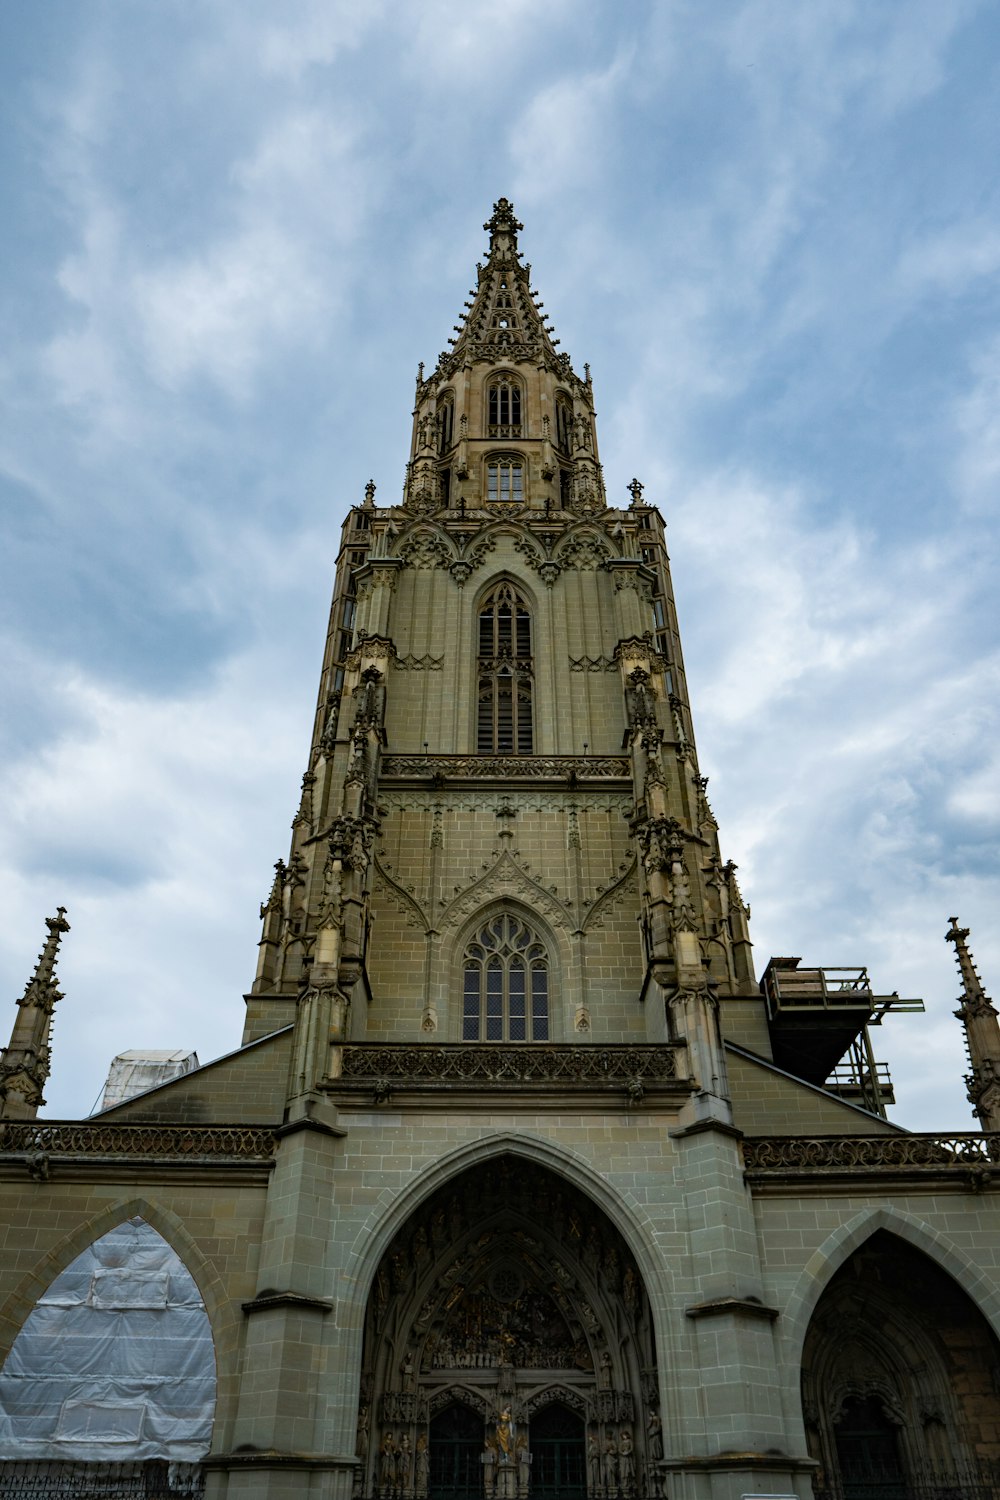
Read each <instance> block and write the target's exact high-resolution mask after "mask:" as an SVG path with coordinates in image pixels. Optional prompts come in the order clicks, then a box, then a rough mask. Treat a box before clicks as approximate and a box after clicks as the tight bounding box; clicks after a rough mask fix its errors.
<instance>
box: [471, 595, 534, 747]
mask: <svg viewBox="0 0 1000 1500" xmlns="http://www.w3.org/2000/svg"><path fill="white" fill-rule="evenodd" d="M531 689H532V667H531V615H530V614H529V612H528V607H527V605H526V604H525V602H524V600H523V599H522V598H521V596H520V594H518V593H517V591H516V590H515V589H514V587H513V586H512V585H511V584H509V583H500V584H498V585H497V587H496V588H495V589H494V590H493V591H492V593H490V594H489V595H488V596H487V597H486V599H485V600H484V601H483V604H482V606H481V608H480V611H479V660H478V688H477V722H476V749H477V751H478V752H479V754H480V755H531V753H532V750H533V748H534V742H533V737H532V724H531V707H532V705H531V696H532V694H531Z"/></svg>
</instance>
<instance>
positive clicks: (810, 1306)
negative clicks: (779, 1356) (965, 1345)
mask: <svg viewBox="0 0 1000 1500" xmlns="http://www.w3.org/2000/svg"><path fill="white" fill-rule="evenodd" d="M879 1229H885V1230H888V1232H889V1233H890V1234H894V1235H896V1236H897V1237H898V1238H899V1239H901V1240H905V1241H906V1242H907V1243H908V1244H910V1245H912V1246H913V1248H914V1249H915V1250H920V1251H922V1252H923V1254H924V1255H926V1256H927V1257H928V1258H929V1259H930V1260H932V1261H934V1263H935V1264H936V1265H938V1266H939V1267H940V1268H941V1270H943V1271H945V1272H946V1273H947V1274H948V1275H949V1276H950V1277H951V1278H952V1280H953V1281H955V1282H957V1283H958V1285H959V1286H960V1287H961V1288H962V1289H963V1291H964V1292H965V1293H966V1295H967V1296H968V1297H969V1299H970V1301H971V1302H972V1303H973V1304H974V1305H975V1307H976V1308H977V1309H978V1311H979V1312H980V1313H981V1314H982V1315H983V1317H984V1318H985V1319H986V1322H987V1323H988V1324H989V1327H990V1329H991V1330H992V1332H993V1334H994V1335H995V1336H997V1337H998V1338H1000V1291H997V1290H996V1289H994V1288H993V1287H991V1285H990V1283H989V1282H988V1281H987V1279H986V1278H985V1277H984V1276H983V1274H982V1272H981V1271H980V1270H979V1269H978V1267H977V1266H975V1265H974V1264H973V1263H972V1262H971V1261H970V1260H969V1259H968V1258H967V1257H966V1256H965V1255H963V1254H962V1252H961V1251H960V1250H959V1249H958V1248H957V1247H956V1246H955V1244H954V1242H953V1241H952V1240H950V1239H948V1238H946V1237H944V1236H940V1235H938V1233H937V1232H936V1231H935V1230H934V1229H933V1228H931V1226H930V1225H928V1224H927V1223H926V1222H925V1221H924V1220H922V1219H918V1218H916V1217H915V1216H914V1215H912V1214H907V1213H904V1212H903V1211H902V1210H900V1209H896V1208H891V1207H889V1206H887V1205H883V1206H880V1207H877V1208H868V1209H863V1210H862V1211H861V1212H860V1213H858V1214H856V1215H855V1216H854V1217H853V1218H851V1219H849V1220H848V1221H847V1222H846V1223H845V1224H841V1225H840V1227H839V1228H837V1229H835V1230H833V1232H832V1233H831V1234H830V1235H828V1236H827V1238H826V1239H825V1240H824V1241H823V1243H822V1244H821V1245H820V1246H819V1247H818V1248H817V1249H816V1250H815V1251H814V1252H813V1254H812V1255H811V1256H810V1257H809V1260H808V1261H807V1262H806V1264H805V1266H804V1267H803V1269H802V1272H801V1274H800V1275H799V1279H798V1281H797V1283H796V1285H795V1288H794V1289H793V1291H792V1294H791V1296H790V1297H789V1299H788V1302H787V1304H786V1307H785V1311H784V1315H783V1317H782V1319H781V1324H782V1333H783V1344H784V1351H785V1352H784V1358H783V1360H782V1368H783V1369H784V1370H785V1371H786V1372H788V1374H789V1378H790V1381H791V1382H792V1385H794V1383H795V1382H796V1381H797V1379H798V1371H799V1369H800V1368H801V1363H802V1350H803V1347H804V1344H805V1339H806V1334H807V1333H808V1330H809V1324H810V1321H811V1319H812V1315H813V1313H814V1312H815V1310H816V1305H817V1303H818V1302H819V1299H820V1297H821V1296H822V1295H823V1292H824V1291H825V1290H826V1287H827V1285H828V1284H829V1282H830V1279H831V1278H832V1277H833V1276H834V1275H835V1274H836V1272H837V1271H839V1270H840V1268H841V1266H842V1265H843V1264H844V1263H845V1261H847V1260H848V1259H849V1258H850V1257H851V1256H852V1255H853V1254H854V1252H855V1251H856V1250H858V1249H860V1247H861V1246H862V1245H863V1244H864V1243H865V1241H866V1240H868V1239H870V1238H871V1236H872V1235H873V1234H875V1232H876V1231H877V1230H879ZM790 1388H791V1387H790ZM790 1409H791V1410H794V1409H795V1406H794V1405H793V1406H792V1407H791V1408H790Z"/></svg>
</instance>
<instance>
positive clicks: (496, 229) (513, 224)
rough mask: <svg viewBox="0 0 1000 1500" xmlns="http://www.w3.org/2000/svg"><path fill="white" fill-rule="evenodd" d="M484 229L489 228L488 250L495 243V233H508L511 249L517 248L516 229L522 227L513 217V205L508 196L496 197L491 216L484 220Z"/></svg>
mask: <svg viewBox="0 0 1000 1500" xmlns="http://www.w3.org/2000/svg"><path fill="white" fill-rule="evenodd" d="M483 228H484V229H487V230H489V235H490V250H492V249H493V247H494V245H495V244H496V239H497V235H501V234H503V235H509V236H510V240H511V249H513V250H516V249H517V231H518V230H519V229H523V228H524V225H523V224H519V223H518V221H517V219H515V217H514V207H513V204H512V203H511V201H510V199H509V198H498V199H497V201H496V203H494V205H493V217H492V218H490V219H487V220H486V223H485V224H484V225H483Z"/></svg>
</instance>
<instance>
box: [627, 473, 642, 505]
mask: <svg viewBox="0 0 1000 1500" xmlns="http://www.w3.org/2000/svg"><path fill="white" fill-rule="evenodd" d="M626 488H627V490H628V492H629V494H630V495H631V496H632V504H633V506H635V505H641V504H642V492H643V490H644V489H645V488H646V486H645V485H644V484H640V483H639V481H638V479H633V480H632V483H631V484H630V485H627V486H626Z"/></svg>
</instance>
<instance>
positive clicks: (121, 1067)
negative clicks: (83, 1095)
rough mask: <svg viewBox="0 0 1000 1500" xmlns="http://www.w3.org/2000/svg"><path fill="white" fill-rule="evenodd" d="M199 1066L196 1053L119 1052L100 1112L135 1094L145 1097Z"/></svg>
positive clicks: (113, 1060) (110, 1070)
mask: <svg viewBox="0 0 1000 1500" xmlns="http://www.w3.org/2000/svg"><path fill="white" fill-rule="evenodd" d="M197 1066H198V1054H197V1052H186V1051H185V1050H184V1049H183V1048H178V1049H176V1050H175V1051H174V1052H162V1051H161V1052H154V1051H145V1052H141V1051H133V1052H119V1054H118V1056H117V1057H115V1058H112V1061H111V1067H110V1068H109V1069H108V1077H107V1082H106V1083H105V1085H104V1096H103V1098H102V1099H101V1109H111V1108H113V1106H114V1105H116V1104H124V1102H125V1100H126V1099H134V1098H135V1096H136V1094H145V1093H146V1092H147V1090H149V1089H155V1088H157V1087H158V1086H159V1084H161V1083H169V1082H170V1080H171V1078H180V1077H181V1076H182V1074H184V1073H190V1072H192V1071H193V1070H194V1069H195V1068H196V1067H197Z"/></svg>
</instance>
